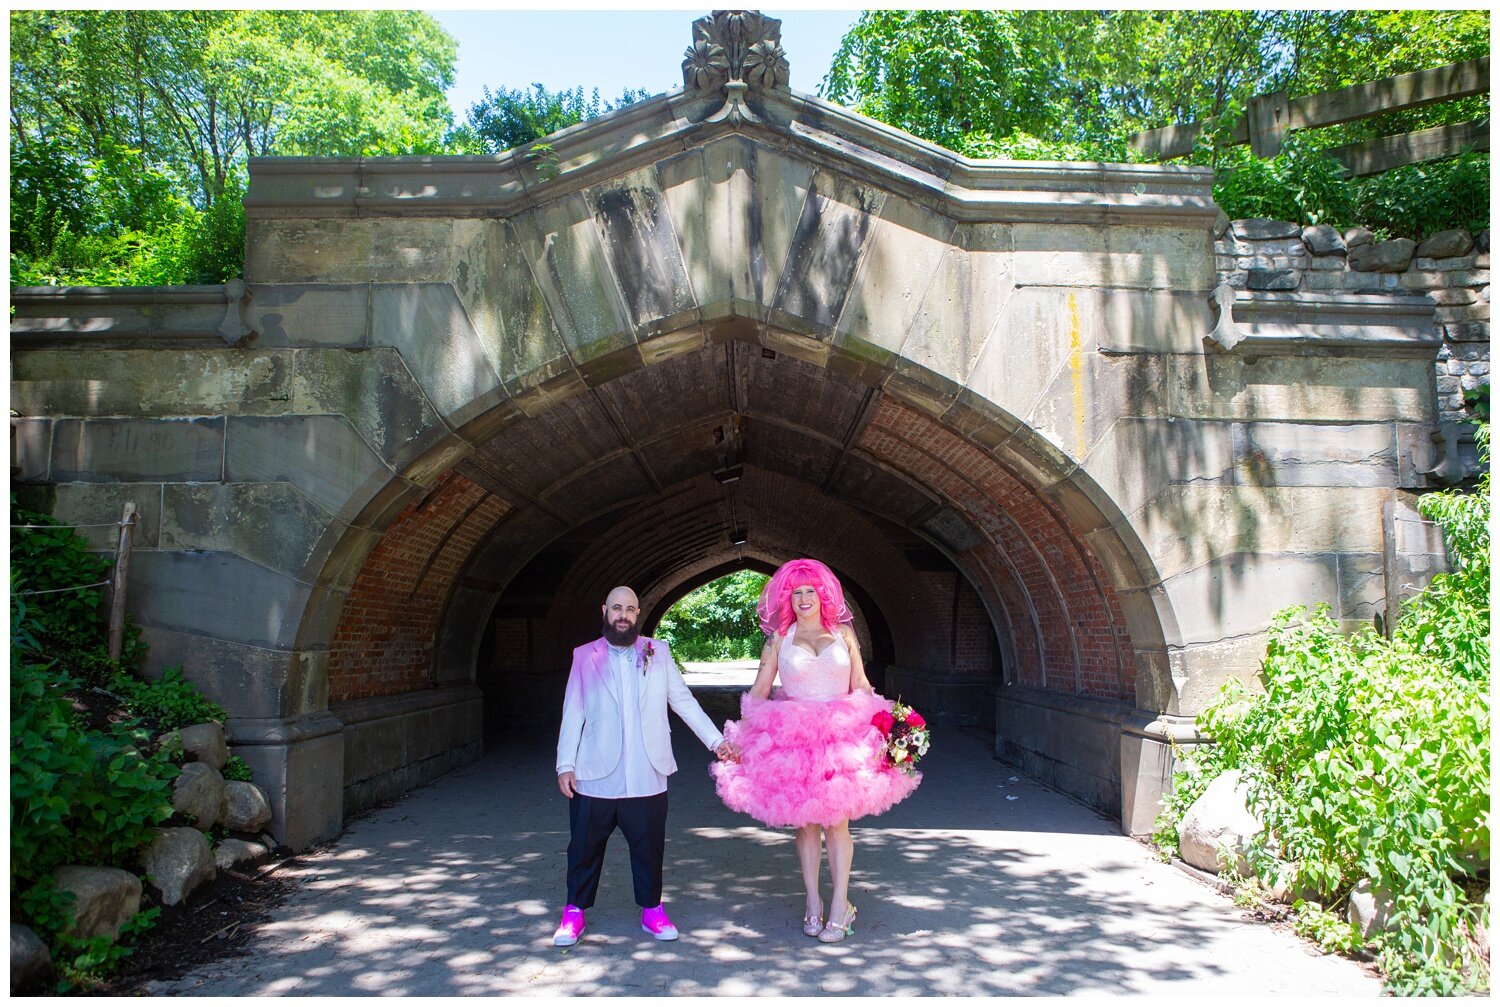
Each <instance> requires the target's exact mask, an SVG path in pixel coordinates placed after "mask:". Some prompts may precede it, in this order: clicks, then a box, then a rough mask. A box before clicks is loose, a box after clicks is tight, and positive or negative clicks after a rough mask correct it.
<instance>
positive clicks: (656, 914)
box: [641, 906, 677, 941]
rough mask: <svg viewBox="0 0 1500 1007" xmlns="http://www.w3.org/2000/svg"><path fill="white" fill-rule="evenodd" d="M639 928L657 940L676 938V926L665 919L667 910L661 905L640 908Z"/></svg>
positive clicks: (672, 939) (673, 939)
mask: <svg viewBox="0 0 1500 1007" xmlns="http://www.w3.org/2000/svg"><path fill="white" fill-rule="evenodd" d="M641 929H642V930H644V931H646V933H648V934H650V935H651V936H652V937H655V938H656V939H657V940H659V941H675V940H676V939H677V928H676V927H674V926H672V921H671V920H669V919H667V910H666V908H665V907H663V906H657V907H656V908H655V909H642V910H641Z"/></svg>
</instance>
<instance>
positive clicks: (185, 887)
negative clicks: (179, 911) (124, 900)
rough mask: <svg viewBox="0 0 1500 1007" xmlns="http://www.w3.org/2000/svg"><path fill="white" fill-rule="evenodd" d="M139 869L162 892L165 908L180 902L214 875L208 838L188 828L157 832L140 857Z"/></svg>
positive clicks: (212, 856) (212, 858) (212, 857)
mask: <svg viewBox="0 0 1500 1007" xmlns="http://www.w3.org/2000/svg"><path fill="white" fill-rule="evenodd" d="M141 867H142V868H143V869H144V870H145V872H146V880H147V881H149V882H151V885H152V887H154V888H155V889H156V890H157V891H159V892H160V893H161V901H162V904H163V905H168V906H175V905H177V904H178V903H179V902H182V901H183V900H184V899H186V898H187V897H188V895H189V894H191V893H192V891H193V889H194V888H197V887H198V886H199V885H201V884H204V883H205V882H208V881H212V880H213V879H214V877H215V874H216V872H215V870H214V855H213V851H212V850H210V849H209V848H208V837H207V836H205V835H204V834H203V833H201V832H199V831H198V830H197V829H187V828H177V829H160V830H158V833H157V837H156V840H155V841H154V842H153V843H152V844H151V845H150V846H148V847H146V852H145V853H144V854H142V856H141Z"/></svg>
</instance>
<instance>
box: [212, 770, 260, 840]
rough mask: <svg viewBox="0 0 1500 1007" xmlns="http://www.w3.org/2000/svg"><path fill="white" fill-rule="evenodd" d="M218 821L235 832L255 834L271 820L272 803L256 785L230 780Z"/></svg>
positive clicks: (220, 807)
mask: <svg viewBox="0 0 1500 1007" xmlns="http://www.w3.org/2000/svg"><path fill="white" fill-rule="evenodd" d="M217 820H218V823H219V824H220V825H222V826H224V827H225V828H226V829H232V830H234V831H235V832H254V831H256V830H257V829H259V828H260V827H261V826H262V825H265V824H266V823H267V822H269V821H270V820H271V802H270V801H268V800H266V795H265V792H264V791H263V790H261V789H260V788H259V787H257V786H256V785H255V784H253V783H242V782H240V781H239V780H230V781H229V782H228V783H226V784H224V796H223V799H222V800H221V801H220V803H219V809H218V815H217Z"/></svg>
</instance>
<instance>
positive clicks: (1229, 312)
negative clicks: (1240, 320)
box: [1203, 283, 1245, 350]
mask: <svg viewBox="0 0 1500 1007" xmlns="http://www.w3.org/2000/svg"><path fill="white" fill-rule="evenodd" d="M1238 298H1239V293H1238V292H1237V291H1236V290H1235V289H1234V288H1233V287H1231V286H1230V285H1229V284H1227V283H1221V284H1219V285H1218V286H1217V287H1215V288H1214V291H1213V293H1211V294H1209V295H1208V299H1209V300H1210V301H1212V302H1213V303H1214V304H1216V305H1217V306H1218V308H1219V322H1218V324H1217V325H1215V326H1214V328H1213V331H1212V332H1210V333H1209V334H1208V335H1206V336H1204V337H1203V338H1204V339H1206V340H1208V341H1209V342H1211V343H1213V344H1214V345H1216V346H1218V347H1219V348H1220V349H1222V350H1232V349H1234V348H1235V347H1236V346H1238V345H1239V344H1240V342H1241V341H1242V340H1243V339H1244V338H1245V334H1244V333H1243V332H1241V331H1240V330H1239V326H1237V325H1235V324H1234V302H1235V301H1236V300H1237V299H1238Z"/></svg>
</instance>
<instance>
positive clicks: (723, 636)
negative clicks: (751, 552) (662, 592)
mask: <svg viewBox="0 0 1500 1007" xmlns="http://www.w3.org/2000/svg"><path fill="white" fill-rule="evenodd" d="M767 579H768V578H767V577H766V575H765V574H762V573H756V572H755V571H753V570H740V571H737V572H736V573H731V574H729V575H727V576H724V577H720V578H719V579H718V580H715V581H712V582H710V583H708V584H705V585H703V586H702V587H700V588H698V589H697V590H695V591H691V592H689V593H688V594H686V595H684V596H683V598H682V599H681V600H680V601H678V602H677V604H675V605H673V606H672V607H671V608H670V609H668V611H667V614H666V615H665V616H663V617H662V620H661V622H660V623H658V624H657V629H656V632H657V635H658V636H660V637H661V638H662V639H663V640H665V641H666V642H667V645H668V646H670V647H671V648H672V653H673V655H674V656H676V658H677V659H678V660H679V661H737V660H743V659H745V658H751V657H755V656H756V655H757V654H759V653H760V648H761V645H762V644H763V643H764V642H765V636H764V634H762V633H761V630H760V622H759V620H758V619H757V617H756V614H755V602H756V599H758V598H759V597H760V591H761V588H763V587H764V586H765V583H766V580H767Z"/></svg>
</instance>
